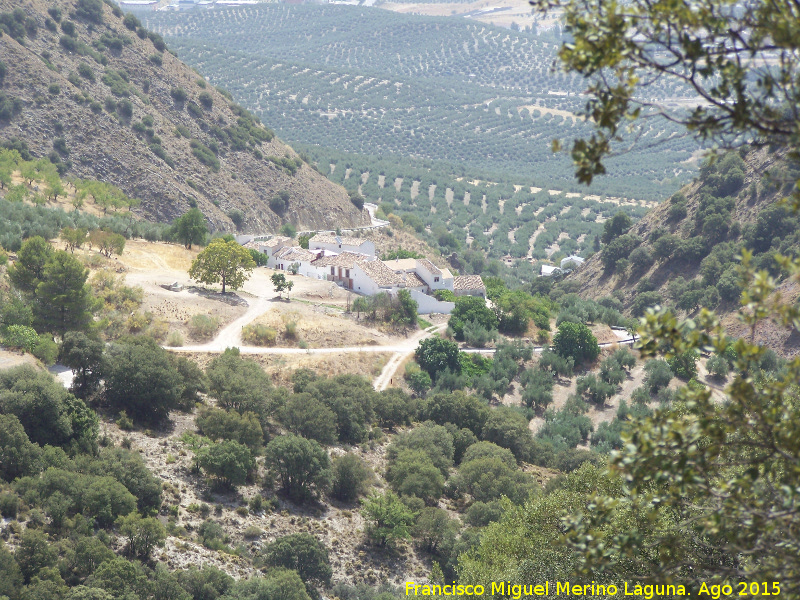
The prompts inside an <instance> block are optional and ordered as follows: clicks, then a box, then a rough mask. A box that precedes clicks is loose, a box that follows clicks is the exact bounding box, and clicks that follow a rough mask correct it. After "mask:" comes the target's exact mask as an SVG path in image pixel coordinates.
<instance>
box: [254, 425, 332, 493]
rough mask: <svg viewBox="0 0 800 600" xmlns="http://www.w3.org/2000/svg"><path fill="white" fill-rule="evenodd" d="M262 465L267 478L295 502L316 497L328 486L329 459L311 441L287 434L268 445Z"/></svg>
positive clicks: (319, 447) (315, 443)
mask: <svg viewBox="0 0 800 600" xmlns="http://www.w3.org/2000/svg"><path fill="white" fill-rule="evenodd" d="M264 462H265V464H266V466H267V469H268V471H269V474H270V476H271V477H272V478H273V479H277V480H278V481H279V483H280V486H281V489H282V490H283V491H284V492H285V493H286V495H287V496H288V497H289V498H291V499H292V500H294V501H297V502H303V501H305V500H309V499H312V498H315V497H317V496H319V495H320V494H321V493H322V492H324V491H325V490H326V489H328V486H329V485H330V478H331V471H330V460H329V459H328V454H327V453H326V452H325V450H324V449H323V448H322V446H320V445H319V444H318V443H317V442H315V441H314V440H307V439H305V438H303V437H300V436H298V435H294V434H292V433H287V434H286V435H281V436H278V437H276V438H275V439H274V440H272V441H271V442H270V443H269V444H267V447H266V449H265V450H264Z"/></svg>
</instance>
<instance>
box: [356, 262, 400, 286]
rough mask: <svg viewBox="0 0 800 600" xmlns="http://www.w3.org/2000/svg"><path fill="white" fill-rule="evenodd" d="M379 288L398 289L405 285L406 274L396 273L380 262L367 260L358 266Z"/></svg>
mask: <svg viewBox="0 0 800 600" xmlns="http://www.w3.org/2000/svg"><path fill="white" fill-rule="evenodd" d="M358 266H359V267H361V268H362V269H363V270H364V272H365V273H366V274H367V275H368V276H369V278H370V279H372V281H374V282H375V283H376V284H378V286H379V287H397V286H400V285H403V284H405V282H406V274H405V273H395V272H394V271H392V270H391V269H390V268H389V267H387V266H386V265H385V264H383V262H382V261H380V260H365V261H362V262H360V263H359V264H358Z"/></svg>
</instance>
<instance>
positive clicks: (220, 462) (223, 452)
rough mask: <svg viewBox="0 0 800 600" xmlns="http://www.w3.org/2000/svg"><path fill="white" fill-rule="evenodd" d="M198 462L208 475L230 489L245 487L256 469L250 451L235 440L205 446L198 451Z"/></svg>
mask: <svg viewBox="0 0 800 600" xmlns="http://www.w3.org/2000/svg"><path fill="white" fill-rule="evenodd" d="M196 460H197V464H198V466H199V467H200V468H201V469H203V471H205V472H206V474H207V475H209V476H210V477H212V478H213V479H214V480H216V481H218V482H219V483H221V484H222V485H223V486H224V487H228V488H234V487H236V486H238V485H244V483H245V481H246V480H247V476H248V475H249V474H250V472H251V471H252V470H253V469H254V468H255V460H253V455H252V453H251V452H250V449H249V448H248V447H247V446H245V445H243V444H240V443H239V442H235V441H233V440H224V441H221V442H218V443H216V444H210V445H208V446H203V447H202V448H200V450H198V452H197V459H196Z"/></svg>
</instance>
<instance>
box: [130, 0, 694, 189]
mask: <svg viewBox="0 0 800 600" xmlns="http://www.w3.org/2000/svg"><path fill="white" fill-rule="evenodd" d="M141 16H142V19H143V20H145V22H146V24H147V26H148V27H151V28H153V29H154V30H156V31H158V32H159V33H161V34H162V35H164V36H165V37H166V38H167V39H168V40H169V42H170V44H171V45H172V46H173V47H174V48H175V50H176V51H177V52H178V54H179V56H181V57H182V58H183V59H184V60H185V61H187V62H188V63H189V64H191V65H192V66H194V67H196V68H198V69H199V70H201V71H202V72H203V73H204V74H205V75H206V76H208V77H209V78H210V79H211V80H213V81H214V82H216V83H219V84H221V85H223V86H225V87H226V88H228V89H229V90H231V92H232V93H233V94H234V96H235V97H236V98H237V100H239V101H240V102H242V103H243V104H244V105H245V106H247V107H248V108H250V109H251V110H252V111H253V112H255V113H256V114H258V115H259V116H260V117H261V118H262V119H263V120H264V121H265V122H266V123H268V124H269V125H270V126H271V127H273V128H275V130H276V131H277V132H278V133H279V134H280V135H281V136H282V137H283V138H284V139H286V140H288V141H289V142H290V143H293V144H294V143H300V144H307V145H319V146H322V147H324V148H330V149H332V150H335V151H337V152H346V153H350V154H362V155H367V156H373V157H376V158H378V159H380V157H381V156H382V157H384V158H386V159H388V160H392V161H396V160H398V159H399V160H407V159H419V160H427V161H442V162H444V163H448V164H450V165H454V166H455V168H457V169H458V170H463V171H465V174H466V175H467V176H468V177H470V178H472V177H473V176H475V177H477V178H479V179H486V178H487V177H489V174H492V173H503V174H506V175H508V174H513V175H514V176H515V177H517V178H518V179H519V181H515V182H514V183H519V184H525V183H526V182H527V180H529V179H531V180H532V181H531V183H529V185H535V186H537V187H552V186H556V187H558V189H565V186H574V185H575V182H574V180H573V177H572V175H573V172H572V171H573V169H572V164H571V160H570V158H569V157H568V156H567V155H566V154H563V153H562V154H557V155H554V154H553V153H552V152H551V140H552V139H553V138H554V137H563V138H565V139H573V138H575V137H577V136H581V135H585V134H586V133H587V132H588V130H589V128H588V126H587V125H586V124H585V123H584V122H583V121H582V120H581V119H580V118H576V117H575V113H576V112H577V111H579V110H580V109H581V108H582V107H583V105H584V102H585V98H584V97H583V95H582V92H583V91H584V89H585V87H586V84H585V82H583V81H582V80H581V79H580V78H578V77H577V76H574V75H567V74H564V73H561V72H559V71H557V70H554V69H553V61H554V59H555V57H556V55H555V49H556V47H557V43H558V42H559V41H560V36H558V35H556V32H554V31H553V30H549V31H543V32H541V33H535V32H532V31H512V30H508V29H504V28H501V27H496V26H493V25H488V24H484V23H476V22H473V21H470V20H468V19H463V18H448V17H422V16H416V15H404V14H397V13H393V12H390V11H386V10H382V9H379V8H369V7H355V6H340V5H322V6H319V5H288V4H267V3H264V4H258V5H248V6H240V7H231V8H215V9H214V10H208V11H203V10H198V11H186V12H155V13H153V12H148V13H141ZM647 94H648V98H647V99H649V100H653V99H658V100H665V99H668V100H674V101H684V100H687V99H689V100H691V99H692V98H693V96H691V95H689V93H688V91H687V90H683V89H680V88H678V87H676V86H669V87H667V86H663V85H662V84H661V83H660V82H655V83H654V84H653V85H652V86H650V87H649V89H648V90H647ZM638 140H639V144H638V146H637V152H636V154H633V153H626V154H623V155H622V156H618V157H615V158H613V159H611V160H609V161H608V172H609V174H608V176H607V177H605V178H602V180H601V181H600V180H599V181H598V183H597V185H596V186H594V187H593V188H592V191H591V192H590V193H598V194H603V193H607V194H610V195H618V196H625V197H628V198H635V199H650V200H660V199H662V198H663V197H665V196H666V195H669V194H670V193H672V192H674V191H675V190H677V189H678V187H679V186H680V184H681V183H683V182H685V181H687V180H688V178H690V177H691V175H692V173H693V172H694V167H693V165H692V164H691V162H687V161H690V159H691V158H692V153H693V152H694V151H695V150H696V149H697V144H696V142H695V141H693V140H692V139H691V138H690V137H687V136H685V134H683V133H681V132H679V131H678V130H677V129H676V128H675V127H673V126H672V125H671V124H669V123H667V122H666V121H663V120H659V119H651V120H647V121H646V124H645V125H644V127H643V129H642V130H641V131H640V132H639V134H638ZM319 167H320V170H321V171H322V172H325V173H327V163H325V162H324V161H322V160H320V164H319ZM481 174H487V175H486V176H481Z"/></svg>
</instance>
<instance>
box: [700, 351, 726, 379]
mask: <svg viewBox="0 0 800 600" xmlns="http://www.w3.org/2000/svg"><path fill="white" fill-rule="evenodd" d="M706 368H707V369H708V372H709V373H711V375H713V376H714V377H715V378H717V379H725V378H726V377H727V376H728V371H729V370H730V369H729V367H728V361H727V360H725V357H724V356H721V355H719V354H715V355H714V356H712V357H711V358H709V359H708V362H706Z"/></svg>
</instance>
